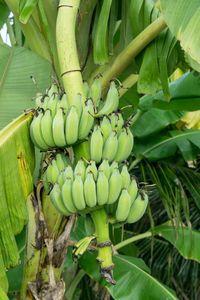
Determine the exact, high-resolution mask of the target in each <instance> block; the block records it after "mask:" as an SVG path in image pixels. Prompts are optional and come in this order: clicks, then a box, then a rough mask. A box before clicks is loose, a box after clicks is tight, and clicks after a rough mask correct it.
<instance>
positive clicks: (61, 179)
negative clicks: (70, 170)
mask: <svg viewBox="0 0 200 300" xmlns="http://www.w3.org/2000/svg"><path fill="white" fill-rule="evenodd" d="M64 182H65V178H64V176H63V172H62V173H60V174H59V176H58V184H59V187H60V188H61V189H62V186H63V184H64Z"/></svg>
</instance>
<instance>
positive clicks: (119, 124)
mask: <svg viewBox="0 0 200 300" xmlns="http://www.w3.org/2000/svg"><path fill="white" fill-rule="evenodd" d="M117 116H118V121H117V135H118V137H119V135H120V133H121V131H122V128H123V126H124V119H123V117H122V114H121V113H118V114H117Z"/></svg>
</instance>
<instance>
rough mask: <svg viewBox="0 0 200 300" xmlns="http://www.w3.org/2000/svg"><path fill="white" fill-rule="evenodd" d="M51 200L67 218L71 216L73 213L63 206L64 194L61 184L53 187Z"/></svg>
mask: <svg viewBox="0 0 200 300" xmlns="http://www.w3.org/2000/svg"><path fill="white" fill-rule="evenodd" d="M50 199H51V201H52V203H53V205H54V206H55V207H56V209H57V210H58V211H59V212H60V213H61V214H63V215H65V216H70V215H71V214H72V213H71V212H70V211H68V210H67V209H66V207H65V206H64V204H63V200H62V194H61V190H60V187H59V184H58V183H57V182H56V183H55V184H54V186H53V189H52V191H51V193H50Z"/></svg>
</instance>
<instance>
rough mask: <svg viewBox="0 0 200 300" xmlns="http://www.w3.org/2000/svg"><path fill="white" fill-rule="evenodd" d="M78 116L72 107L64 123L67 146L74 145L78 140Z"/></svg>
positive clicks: (74, 107)
mask: <svg viewBox="0 0 200 300" xmlns="http://www.w3.org/2000/svg"><path fill="white" fill-rule="evenodd" d="M78 125H79V116H78V112H77V108H76V106H74V105H72V106H71V108H70V111H69V114H68V116H67V119H66V123H65V137H66V141H67V145H72V144H74V143H76V141H77V139H78Z"/></svg>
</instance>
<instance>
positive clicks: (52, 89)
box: [47, 83, 59, 97]
mask: <svg viewBox="0 0 200 300" xmlns="http://www.w3.org/2000/svg"><path fill="white" fill-rule="evenodd" d="M58 92H59V90H58V86H57V84H56V83H53V84H52V85H51V87H50V88H49V90H48V92H47V94H48V96H49V97H51V96H52V95H53V94H58Z"/></svg>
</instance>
